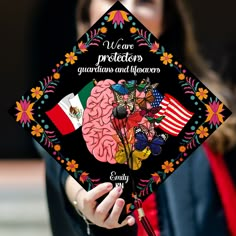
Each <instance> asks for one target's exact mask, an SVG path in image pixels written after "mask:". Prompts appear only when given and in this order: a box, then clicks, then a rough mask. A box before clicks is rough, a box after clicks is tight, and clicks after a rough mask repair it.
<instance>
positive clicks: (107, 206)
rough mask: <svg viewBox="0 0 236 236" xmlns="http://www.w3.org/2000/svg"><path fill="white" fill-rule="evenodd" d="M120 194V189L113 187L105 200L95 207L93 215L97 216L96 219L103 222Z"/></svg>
mask: <svg viewBox="0 0 236 236" xmlns="http://www.w3.org/2000/svg"><path fill="white" fill-rule="evenodd" d="M121 193H122V188H121V187H115V188H114V189H113V190H112V191H111V192H110V193H109V194H108V195H107V196H106V198H105V199H104V200H103V201H102V202H101V203H100V204H99V205H98V206H97V207H96V210H95V215H97V217H99V218H100V219H102V220H103V221H105V220H106V218H107V216H108V213H109V211H110V210H111V209H112V207H113V205H114V204H115V202H116V200H117V199H118V198H119V197H120V195H121Z"/></svg>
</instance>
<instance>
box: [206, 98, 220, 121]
mask: <svg viewBox="0 0 236 236" xmlns="http://www.w3.org/2000/svg"><path fill="white" fill-rule="evenodd" d="M206 108H207V112H208V114H207V118H206V122H209V124H213V125H219V124H220V123H223V118H224V116H223V115H222V114H221V112H223V111H224V109H223V103H220V101H213V102H210V103H209V105H207V104H206Z"/></svg>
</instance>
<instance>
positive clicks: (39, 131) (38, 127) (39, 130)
mask: <svg viewBox="0 0 236 236" xmlns="http://www.w3.org/2000/svg"><path fill="white" fill-rule="evenodd" d="M42 133H43V128H42V127H41V125H39V124H37V125H36V126H35V125H34V126H32V131H31V134H32V135H33V136H36V137H40V136H41V134H42Z"/></svg>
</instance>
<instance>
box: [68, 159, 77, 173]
mask: <svg viewBox="0 0 236 236" xmlns="http://www.w3.org/2000/svg"><path fill="white" fill-rule="evenodd" d="M66 165H67V167H66V169H67V170H68V171H71V172H75V171H76V169H77V168H78V167H79V165H78V164H76V161H75V160H72V161H68V162H67V163H66Z"/></svg>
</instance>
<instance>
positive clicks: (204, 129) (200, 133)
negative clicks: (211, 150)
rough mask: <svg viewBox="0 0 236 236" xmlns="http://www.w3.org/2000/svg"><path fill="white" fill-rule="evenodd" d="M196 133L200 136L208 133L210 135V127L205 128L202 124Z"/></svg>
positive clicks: (202, 136)
mask: <svg viewBox="0 0 236 236" xmlns="http://www.w3.org/2000/svg"><path fill="white" fill-rule="evenodd" d="M196 133H197V134H198V135H199V138H204V137H208V135H209V134H208V128H207V127H205V128H204V127H203V126H202V125H201V126H200V127H199V128H198V130H197V131H196Z"/></svg>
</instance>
